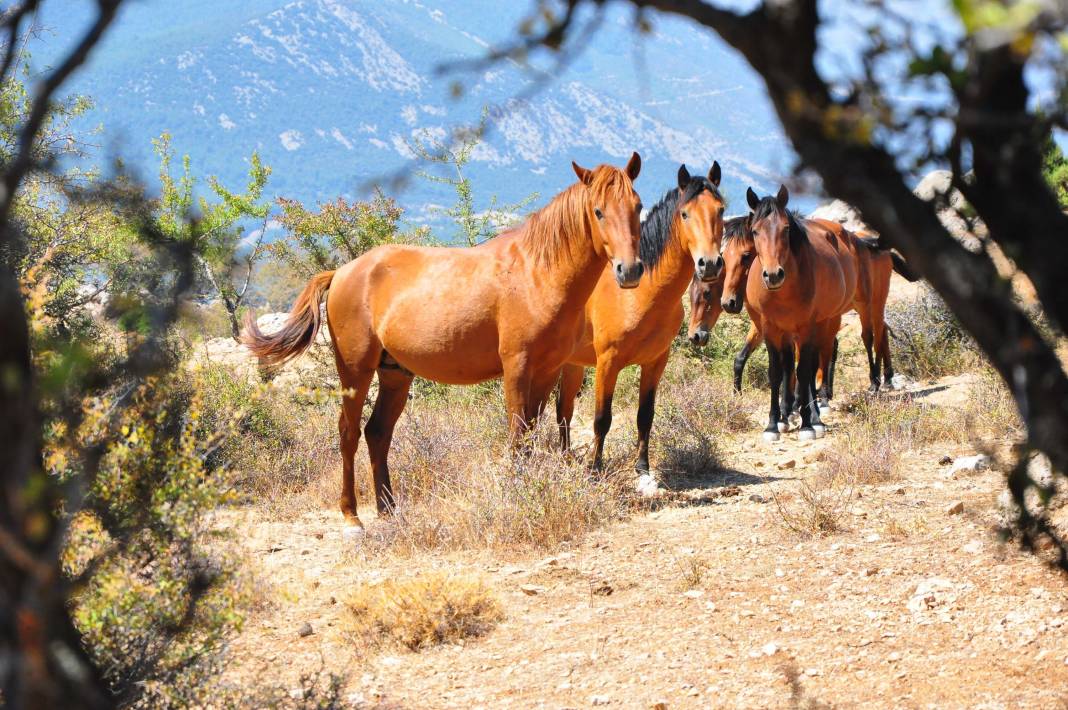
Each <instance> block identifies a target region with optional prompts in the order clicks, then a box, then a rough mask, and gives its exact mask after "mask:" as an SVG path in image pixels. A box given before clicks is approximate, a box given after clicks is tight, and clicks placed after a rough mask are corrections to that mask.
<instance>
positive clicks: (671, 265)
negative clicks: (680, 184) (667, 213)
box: [649, 214, 694, 301]
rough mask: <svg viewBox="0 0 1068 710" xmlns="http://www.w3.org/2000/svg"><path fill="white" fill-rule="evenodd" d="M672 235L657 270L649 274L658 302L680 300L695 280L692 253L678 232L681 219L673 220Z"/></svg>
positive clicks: (676, 216) (665, 245) (653, 293)
mask: <svg viewBox="0 0 1068 710" xmlns="http://www.w3.org/2000/svg"><path fill="white" fill-rule="evenodd" d="M669 229H670V230H671V235H670V236H669V237H668V239H667V242H666V243H665V244H664V250H663V251H662V252H661V253H660V260H659V261H658V262H657V264H656V268H654V269H652V270H651V273H650V274H649V284H650V286H651V288H652V296H653V297H654V298H656V299H658V300H661V299H664V300H671V301H675V300H678V298H679V296H681V295H682V293H683V292H684V291H686V289H687V288H689V286H690V281H692V280H693V269H694V267H693V261H692V259H691V258H690V252H689V251H688V250H687V249H686V247H685V246H683V243H682V239H681V238H680V237H679V235H678V232H677V231H676V230H678V229H679V217H678V215H677V214H676V215H675V217H674V218H673V219H672V220H671V226H670V227H669Z"/></svg>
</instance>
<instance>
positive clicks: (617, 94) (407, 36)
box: [34, 0, 791, 219]
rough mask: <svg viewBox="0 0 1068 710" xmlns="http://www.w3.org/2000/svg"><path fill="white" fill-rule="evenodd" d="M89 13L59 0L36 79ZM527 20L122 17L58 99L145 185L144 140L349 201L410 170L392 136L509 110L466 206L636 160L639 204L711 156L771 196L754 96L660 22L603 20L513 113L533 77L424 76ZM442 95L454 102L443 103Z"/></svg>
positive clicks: (302, 13) (745, 78) (773, 158)
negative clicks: (269, 169)
mask: <svg viewBox="0 0 1068 710" xmlns="http://www.w3.org/2000/svg"><path fill="white" fill-rule="evenodd" d="M83 6H84V7H83ZM50 7H51V8H53V10H56V9H58V7H59V5H58V4H55V3H53V4H52V5H50ZM88 7H89V4H88V3H86V2H85V1H84V0H82V2H81V4H79V3H78V2H75V0H71V7H70V8H69V9H68V10H67V11H65V12H66V14H63V15H51V16H48V15H46V16H45V17H43V18H42V21H43V23H44V25H45V26H46V27H48V28H51V29H52V30H53V31H54V33H55V34H54V36H46V37H45V39H44V40H43V41H42V42H40V43H38V46H37V47H36V48H35V49H34V56H35V60H36V61H37V62H38V63H39V64H40V63H43V62H47V61H48V59H49V57H50V56H55V53H56V51H57V50H58V48H59V47H62V46H63V45H64V44H66V43H69V42H70V41H71V39H72V38H73V37H74V35H75V33H76V32H77V31H78V29H79V28H80V27H81V26H82V25H83V23H84V21H85V19H86V17H87V12H86V8H88ZM527 9H528V5H527V3H526V2H496V3H489V2H475V1H473V0H442V1H440V2H433V3H431V2H427V3H423V2H415V1H406V0H376V1H375V2H365V1H362V0H361V1H349V2H344V1H342V0H300V1H298V2H288V3H287V2H282V1H281V0H242V1H241V2H219V1H218V0H214V1H212V2H209V1H208V0H183V2H181V3H167V2H138V3H132V4H131V5H130V6H129V7H128V8H127V9H126V10H125V14H124V15H123V16H122V17H121V19H120V21H119V23H118V25H117V27H116V29H115V30H114V32H113V33H112V35H111V36H110V38H109V39H108V41H107V42H106V44H105V46H104V47H103V48H102V49H101V50H100V51H99V52H98V54H97V55H96V58H95V59H94V61H93V62H92V64H91V65H90V66H89V67H88V69H87V70H85V71H83V72H82V73H81V74H79V75H78V77H77V80H76V81H75V83H74V85H73V88H74V89H75V90H77V91H81V92H84V93H87V94H89V95H91V96H93V97H94V98H95V99H96V102H97V110H96V111H95V112H94V114H93V116H92V117H91V121H92V123H103V125H104V126H105V129H106V131H107V136H108V138H109V141H108V142H111V143H113V144H115V145H120V146H121V150H122V152H123V154H124V155H126V156H127V157H128V159H129V162H130V163H131V164H133V165H135V166H137V167H139V168H140V169H142V170H144V171H145V172H146V173H147V174H150V175H151V174H152V173H153V172H154V169H155V161H154V159H153V157H152V155H151V146H150V139H151V138H152V137H154V136H157V135H158V134H159V133H161V132H162V131H164V130H167V131H170V132H171V133H172V134H173V135H174V145H175V147H176V148H177V150H179V151H181V152H188V153H190V154H191V155H192V157H193V160H194V170H195V171H196V172H197V174H199V175H204V174H207V173H217V174H219V175H220V176H221V177H222V178H223V179H224V181H230V182H235V183H236V182H240V181H242V179H243V176H244V170H245V163H244V161H245V159H246V158H247V155H248V154H249V153H250V152H251V151H252V150H254V149H255V150H259V151H260V153H261V155H262V157H263V158H264V160H265V161H266V162H267V163H269V164H270V165H272V166H273V167H274V169H275V171H274V175H273V177H272V181H271V191H272V192H273V193H274V194H281V195H287V196H294V197H299V198H301V199H327V198H330V197H333V196H336V195H337V194H339V193H342V194H349V195H354V194H356V193H357V191H358V190H359V188H360V186H361V185H364V184H366V182H367V181H368V180H370V179H372V178H374V177H376V176H381V175H385V174H389V173H391V172H392V171H395V170H397V169H398V168H400V167H402V166H403V165H404V164H405V163H406V162H407V161H408V160H409V159H410V154H409V151H408V149H407V147H406V145H405V139H406V138H409V139H410V138H411V137H412V136H413V135H417V134H419V132H421V131H423V130H426V129H429V130H431V131H433V132H435V133H437V134H439V135H445V132H446V131H447V130H448V129H449V128H450V127H452V126H456V125H459V124H465V123H474V122H476V121H477V118H478V116H479V113H480V111H481V109H482V107H483V106H485V105H493V106H505V107H506V110H505V111H504V112H503V115H502V117H501V118H500V121H499V124H498V128H497V130H496V131H494V132H493V133H492V134H491V135H490V136H489V137H488V139H487V142H486V144H485V145H484V146H482V147H481V148H480V149H479V150H478V152H477V154H476V156H475V162H474V163H473V165H472V166H471V169H470V175H471V177H472V179H473V181H474V183H475V187H476V192H477V195H478V196H480V197H481V198H485V197H488V195H489V194H491V193H497V194H498V195H499V196H500V198H501V199H502V200H504V201H513V200H518V199H520V198H522V197H523V196H525V195H528V194H530V193H532V192H539V193H541V200H539V203H540V202H543V201H544V200H545V199H547V198H548V197H549V196H551V195H552V194H554V193H555V192H557V191H558V190H560V189H561V188H562V187H563V186H565V185H566V184H568V183H569V182H571V180H572V179H573V176H572V173H571V169H570V164H569V163H570V161H571V160H572V159H575V160H578V161H579V162H580V163H586V164H595V163H597V162H602V161H606V160H610V161H615V162H617V163H618V162H621V161H623V160H625V159H626V157H627V156H629V154H630V151H631V150H632V149H636V150H638V151H639V152H641V154H642V156H643V158H644V159H645V170H643V175H642V177H641V178H640V179H639V182H638V188H639V190H640V191H641V192H642V194H643V198H644V200H645V202H646V203H647V204H651V203H652V201H653V200H655V199H657V198H658V197H659V196H660V194H661V193H662V192H663V191H664V190H665V189H667V188H668V187H670V186H671V185H672V183H673V179H674V174H675V171H676V169H677V167H678V164H679V163H680V162H683V161H685V162H686V163H688V164H689V165H690V166H691V169H694V170H706V169H707V168H708V166H709V165H710V164H711V161H712V159H713V158H715V159H717V160H719V161H720V163H721V164H722V165H723V167H724V174H725V181H726V188H727V194H728V196H729V197H730V198H732V199H733V201H734V203H735V207H737V208H740V207H741V205H743V204H744V202H743V201H744V190H745V186H746V185H748V184H755V185H757V186H758V188H765V189H767V188H770V187H772V183H773V182H774V180H775V178H774V175H775V173H776V172H777V171H779V170H782V169H783V168H785V167H787V166H788V164H789V160H790V155H791V154H790V151H789V149H788V148H787V147H786V145H785V142H784V140H783V137H782V135H781V132H780V129H779V128H778V124H777V122H776V120H775V118H774V115H773V112H772V111H771V108H770V106H769V104H768V101H767V99H766V97H765V95H764V90H763V86H762V84H761V83H760V82H759V80H758V79H757V78H756V77H755V75H754V74H753V73H752V72H751V71H750V70H749V69H748V67H747V66H746V65H745V64H744V62H743V61H741V60H740V59H739V58H737V57H736V56H735V55H734V54H733V52H732V51H731V50H729V49H727V48H726V47H725V46H724V45H723V44H722V43H721V42H719V41H718V40H717V39H716V38H714V37H713V36H711V35H710V34H709V33H707V32H703V31H701V30H700V29H697V28H693V27H691V26H690V25H689V24H688V23H685V22H682V21H680V20H674V19H671V18H664V19H661V20H659V21H658V22H657V24H656V27H655V32H654V34H653V35H650V36H645V37H643V36H640V35H637V34H636V33H635V32H634V30H633V29H632V25H633V23H632V18H631V16H630V15H629V13H627V12H624V11H623V9H621V8H615V7H613V9H611V10H610V11H609V12H608V13H607V14H606V19H605V21H604V24H603V27H602V28H601V29H600V31H599V32H598V33H597V34H596V36H595V38H594V40H593V41H592V42H591V44H590V46H589V47H588V48H587V50H586V51H585V52H584V53H583V54H582V55H581V57H579V58H578V60H577V61H575V62H574V63H573V64H572V66H570V68H569V69H568V70H567V71H566V72H564V73H563V75H562V76H559V77H557V78H556V79H555V80H554V81H553V82H551V83H550V84H549V85H548V86H547V87H546V88H545V89H544V90H542V91H541V92H540V93H537V94H536V95H535V96H534V98H532V99H531V100H529V101H526V102H516V101H509V99H510V98H511V97H514V96H515V95H517V94H518V93H520V92H521V91H523V90H524V88H527V87H528V86H529V84H530V82H531V81H532V77H531V76H530V75H529V74H527V73H525V72H523V71H522V70H521V69H520V68H518V67H516V66H514V65H512V64H510V63H501V64H500V65H498V66H496V67H494V68H493V69H491V70H489V71H484V72H481V73H478V74H474V73H470V72H469V73H467V74H463V73H461V74H458V75H449V76H441V75H440V74H439V73H437V72H436V71H435V70H436V68H437V67H438V66H439V65H440V64H441V63H442V62H445V61H453V60H458V59H465V58H468V59H469V58H474V57H479V56H482V55H483V54H484V53H485V51H486V49H487V47H489V46H492V45H495V44H497V43H500V42H502V41H504V40H507V39H508V38H509V37H510V36H512V34H513V33H514V32H515V28H516V26H517V24H518V22H519V19H520V18H521V16H522V15H523V13H524V12H525V11H526V10H527ZM456 79H459V80H461V81H462V82H463V83H464V85H465V87H466V91H465V93H464V94H463V96H462V98H460V99H458V100H456V99H453V98H451V96H450V86H451V84H452V83H453V81H454V80H456ZM108 142H106V143H108ZM400 199H401V202H402V203H403V204H404V205H405V206H406V207H407V208H408V210H409V215H410V216H412V217H414V218H416V219H418V215H419V214H420V212H421V210H422V208H423V207H424V206H425V205H426V204H428V203H442V202H447V201H448V200H449V199H450V198H449V195H448V194H447V193H444V192H443V191H442V190H441V189H440V188H439V187H437V186H433V185H428V184H425V183H423V182H421V181H413V182H412V183H411V184H410V185H409V187H408V189H407V190H406V191H405V192H404V193H403V194H401V195H400Z"/></svg>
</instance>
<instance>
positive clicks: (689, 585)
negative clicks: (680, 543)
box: [676, 555, 712, 592]
mask: <svg viewBox="0 0 1068 710" xmlns="http://www.w3.org/2000/svg"><path fill="white" fill-rule="evenodd" d="M676 564H677V565H678V567H679V589H680V590H681V591H684V592H685V591H688V590H690V589H699V588H700V587H701V585H702V584H704V581H705V577H706V576H707V575H708V573H709V572H710V571H711V569H712V566H711V565H709V564H708V561H707V560H706V559H705V558H703V557H699V556H698V555H687V556H685V557H682V558H681V559H677V560H676Z"/></svg>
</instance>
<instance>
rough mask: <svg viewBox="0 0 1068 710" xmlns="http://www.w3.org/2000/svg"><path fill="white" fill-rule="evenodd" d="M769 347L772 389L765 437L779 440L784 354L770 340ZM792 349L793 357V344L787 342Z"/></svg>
mask: <svg viewBox="0 0 1068 710" xmlns="http://www.w3.org/2000/svg"><path fill="white" fill-rule="evenodd" d="M764 345H765V347H767V349H768V387H769V388H770V389H771V408H770V411H769V412H768V428H767V429H765V430H764V439H765V440H767V441H778V440H779V419H780V418H781V417H782V409H781V408H780V405H779V390H780V388H781V387H782V379H783V377H782V355H781V353H780V351H779V348H777V347H775V346H774V345H772V343H771V341H770V340H765V341H764ZM787 348H788V349H790V350H791V352H790V357H791V358H793V346H792V345H790V344H787V346H786V348H784V349H787Z"/></svg>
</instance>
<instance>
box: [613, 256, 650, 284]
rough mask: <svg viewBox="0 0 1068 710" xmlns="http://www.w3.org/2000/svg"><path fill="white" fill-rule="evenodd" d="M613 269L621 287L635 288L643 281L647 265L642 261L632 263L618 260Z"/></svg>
mask: <svg viewBox="0 0 1068 710" xmlns="http://www.w3.org/2000/svg"><path fill="white" fill-rule="evenodd" d="M612 271H613V272H614V273H615V275H616V283H617V284H619V287H620V288H634V287H635V286H637V285H638V282H639V281H641V279H642V274H644V273H645V266H644V265H643V264H642V262H641V261H635V262H633V263H631V264H624V263H623V262H622V261H616V262H615V266H614V268H613V269H612Z"/></svg>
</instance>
